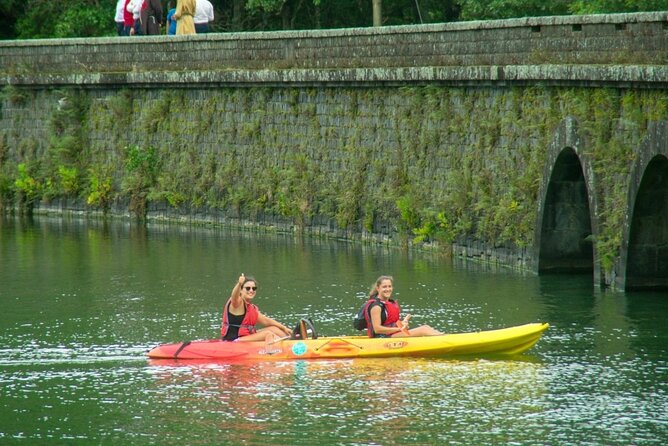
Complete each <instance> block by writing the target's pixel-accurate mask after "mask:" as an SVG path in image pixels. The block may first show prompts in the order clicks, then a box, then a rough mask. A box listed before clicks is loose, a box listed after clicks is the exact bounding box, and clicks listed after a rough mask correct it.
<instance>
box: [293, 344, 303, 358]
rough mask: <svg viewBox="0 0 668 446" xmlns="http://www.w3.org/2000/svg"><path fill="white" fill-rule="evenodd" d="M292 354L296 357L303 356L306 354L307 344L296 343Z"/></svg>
mask: <svg viewBox="0 0 668 446" xmlns="http://www.w3.org/2000/svg"><path fill="white" fill-rule="evenodd" d="M292 353H293V354H294V355H295V356H301V355H303V354H304V353H306V344H304V343H303V342H296V343H295V345H293V346H292Z"/></svg>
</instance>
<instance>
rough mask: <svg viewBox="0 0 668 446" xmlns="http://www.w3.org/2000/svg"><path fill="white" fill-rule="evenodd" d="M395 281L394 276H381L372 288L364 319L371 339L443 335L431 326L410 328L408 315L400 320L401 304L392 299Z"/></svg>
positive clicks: (409, 316)
mask: <svg viewBox="0 0 668 446" xmlns="http://www.w3.org/2000/svg"><path fill="white" fill-rule="evenodd" d="M393 290H394V279H393V278H392V276H380V277H379V278H378V279H377V280H376V282H375V283H374V284H373V285H372V286H371V291H370V292H369V300H368V301H367V304H366V306H365V307H364V318H365V319H366V320H367V329H368V330H369V332H368V333H369V337H370V338H390V337H392V338H394V337H404V336H436V335H440V334H443V333H441V332H440V331H438V330H436V329H434V328H431V327H430V326H429V325H420V326H419V327H416V328H410V329H409V328H408V320H409V319H410V318H411V315H410V314H408V315H406V317H405V318H404V319H403V320H400V316H399V314H400V311H401V310H400V308H399V303H397V301H395V300H394V299H392V291H393Z"/></svg>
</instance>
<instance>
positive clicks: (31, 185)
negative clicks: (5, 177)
mask: <svg viewBox="0 0 668 446" xmlns="http://www.w3.org/2000/svg"><path fill="white" fill-rule="evenodd" d="M14 188H15V190H16V191H17V192H18V193H19V195H20V197H21V201H22V202H24V203H32V202H33V201H34V200H36V199H37V198H38V197H39V196H40V194H41V192H42V187H41V185H40V184H39V182H38V181H37V180H36V179H35V178H34V177H33V176H32V175H31V173H30V172H29V169H28V166H27V165H26V164H25V163H20V164H19V165H18V176H17V178H16V180H15V181H14Z"/></svg>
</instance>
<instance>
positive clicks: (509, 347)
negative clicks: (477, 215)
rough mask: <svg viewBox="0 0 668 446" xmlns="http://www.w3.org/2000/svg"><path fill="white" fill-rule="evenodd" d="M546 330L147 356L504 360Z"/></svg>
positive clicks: (170, 349)
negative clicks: (485, 357)
mask: <svg viewBox="0 0 668 446" xmlns="http://www.w3.org/2000/svg"><path fill="white" fill-rule="evenodd" d="M548 327H549V324H546V323H531V324H525V325H519V326H516V327H509V328H502V329H499V330H488V331H479V332H470V333H455V334H444V335H439V336H421V337H397V338H369V337H366V336H333V337H319V338H317V339H304V340H293V339H283V340H280V341H278V342H275V343H273V344H266V343H265V342H228V341H221V340H210V341H192V342H180V343H176V344H164V345H160V346H158V347H156V348H154V349H153V350H151V351H150V352H149V353H148V356H149V357H150V358H152V359H170V360H174V359H187V360H211V361H234V360H293V359H336V358H385V357H391V356H412V357H447V356H479V355H504V356H505V355H517V354H520V353H523V352H525V351H527V350H528V349H530V348H531V347H532V346H533V345H534V344H535V343H536V342H538V340H539V339H540V337H541V336H542V334H543V332H544V331H545V330H547V328H548Z"/></svg>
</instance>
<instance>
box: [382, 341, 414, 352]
mask: <svg viewBox="0 0 668 446" xmlns="http://www.w3.org/2000/svg"><path fill="white" fill-rule="evenodd" d="M406 345H408V342H406V341H394V342H388V343H386V344H385V345H384V347H385V348H389V349H390V350H395V349H397V348H402V347H405V346H406Z"/></svg>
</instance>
